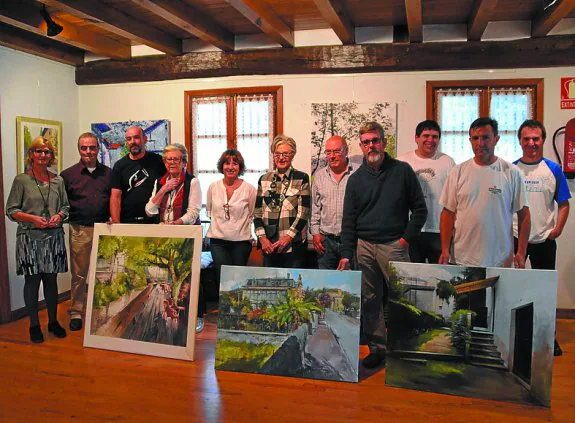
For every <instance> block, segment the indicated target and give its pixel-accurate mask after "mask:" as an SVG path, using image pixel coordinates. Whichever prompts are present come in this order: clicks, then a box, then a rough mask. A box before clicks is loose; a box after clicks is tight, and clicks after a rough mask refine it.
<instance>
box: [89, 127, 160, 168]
mask: <svg viewBox="0 0 575 423" xmlns="http://www.w3.org/2000/svg"><path fill="white" fill-rule="evenodd" d="M131 126H139V127H140V128H142V129H143V130H144V134H145V135H146V137H147V138H148V143H147V144H146V150H147V151H153V152H154V153H158V154H161V153H162V150H163V149H164V147H165V146H166V145H168V144H169V143H170V121H169V120H167V119H159V120H128V121H124V122H101V123H93V124H92V132H93V133H94V134H95V135H96V137H98V141H99V142H100V157H99V159H100V162H101V163H103V164H105V165H107V166H110V167H114V164H115V163H116V162H117V161H118V160H120V159H121V158H122V157H124V156H125V155H126V154H128V147H127V146H126V130H127V129H128V128H130V127H131Z"/></svg>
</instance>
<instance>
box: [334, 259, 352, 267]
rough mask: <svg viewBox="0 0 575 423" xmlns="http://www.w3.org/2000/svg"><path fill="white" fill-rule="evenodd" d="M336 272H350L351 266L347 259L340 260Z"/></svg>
mask: <svg viewBox="0 0 575 423" xmlns="http://www.w3.org/2000/svg"><path fill="white" fill-rule="evenodd" d="M337 270H351V264H350V263H349V259H346V258H342V259H341V260H340V261H339V264H338V265H337Z"/></svg>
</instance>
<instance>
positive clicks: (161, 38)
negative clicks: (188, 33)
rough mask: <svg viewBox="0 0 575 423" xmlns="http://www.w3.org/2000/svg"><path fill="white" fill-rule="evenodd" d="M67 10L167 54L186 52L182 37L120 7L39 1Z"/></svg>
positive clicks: (83, 0)
mask: <svg viewBox="0 0 575 423" xmlns="http://www.w3.org/2000/svg"><path fill="white" fill-rule="evenodd" d="M37 1H38V2H40V3H44V4H46V5H49V6H53V7H55V8H57V9H59V10H61V11H63V12H66V13H69V14H71V15H74V16H77V17H79V18H81V19H85V20H87V21H89V22H90V23H92V24H94V25H97V26H99V27H100V28H103V29H105V30H106V31H109V32H111V33H113V34H117V35H119V36H121V37H124V38H127V39H129V40H132V41H134V42H136V43H139V44H145V45H147V46H149V47H152V48H155V49H156V50H160V51H162V52H164V53H166V54H182V40H179V39H177V38H175V37H172V36H171V35H168V34H166V33H164V32H162V31H160V30H158V29H156V28H153V27H152V26H150V25H147V24H146V23H144V22H140V21H138V20H137V19H135V18H134V17H133V16H130V15H128V14H126V13H124V12H122V11H120V10H118V9H114V8H113V7H111V6H110V5H108V4H104V3H101V2H99V1H97V0H37Z"/></svg>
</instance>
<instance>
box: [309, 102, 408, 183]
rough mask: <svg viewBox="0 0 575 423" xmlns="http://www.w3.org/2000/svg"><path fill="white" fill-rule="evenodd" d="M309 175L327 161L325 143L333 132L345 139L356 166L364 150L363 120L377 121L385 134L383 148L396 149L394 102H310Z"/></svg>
mask: <svg viewBox="0 0 575 423" xmlns="http://www.w3.org/2000/svg"><path fill="white" fill-rule="evenodd" d="M311 117H312V128H311V134H310V143H311V175H312V176H313V175H314V174H315V172H316V171H317V170H318V169H320V168H322V167H325V166H326V165H327V161H326V157H325V154H324V151H325V143H326V141H327V140H328V139H329V138H330V137H331V136H333V135H340V136H343V137H345V138H346V139H347V145H348V149H349V152H348V157H349V160H350V161H351V162H352V163H355V164H357V165H358V166H359V165H360V164H361V163H362V160H363V153H362V152H361V149H360V148H359V128H360V126H361V125H362V124H363V123H365V122H370V121H375V122H377V123H379V124H380V125H381V126H382V127H383V129H384V131H385V135H386V140H387V147H386V149H385V151H387V153H388V154H390V155H391V156H392V157H395V156H396V153H397V104H394V103H358V102H355V101H353V102H350V103H312V104H311Z"/></svg>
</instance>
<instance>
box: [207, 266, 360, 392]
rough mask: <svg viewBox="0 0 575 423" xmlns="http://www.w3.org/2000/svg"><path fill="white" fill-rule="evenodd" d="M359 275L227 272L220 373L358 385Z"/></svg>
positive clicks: (221, 315)
mask: <svg viewBox="0 0 575 423" xmlns="http://www.w3.org/2000/svg"><path fill="white" fill-rule="evenodd" d="M360 298H361V274H360V272H353V271H346V272H339V271H334V270H313V269H276V268H261V267H235V266H222V272H221V281H220V303H219V315H218V333H217V340H216V363H215V367H216V370H228V371H236V372H248V373H260V374H267V375H276V376H293V377H302V378H310V379H325V380H334V381H345V382H357V381H358V361H359V326H360V319H359V316H360V314H361V308H360Z"/></svg>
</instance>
